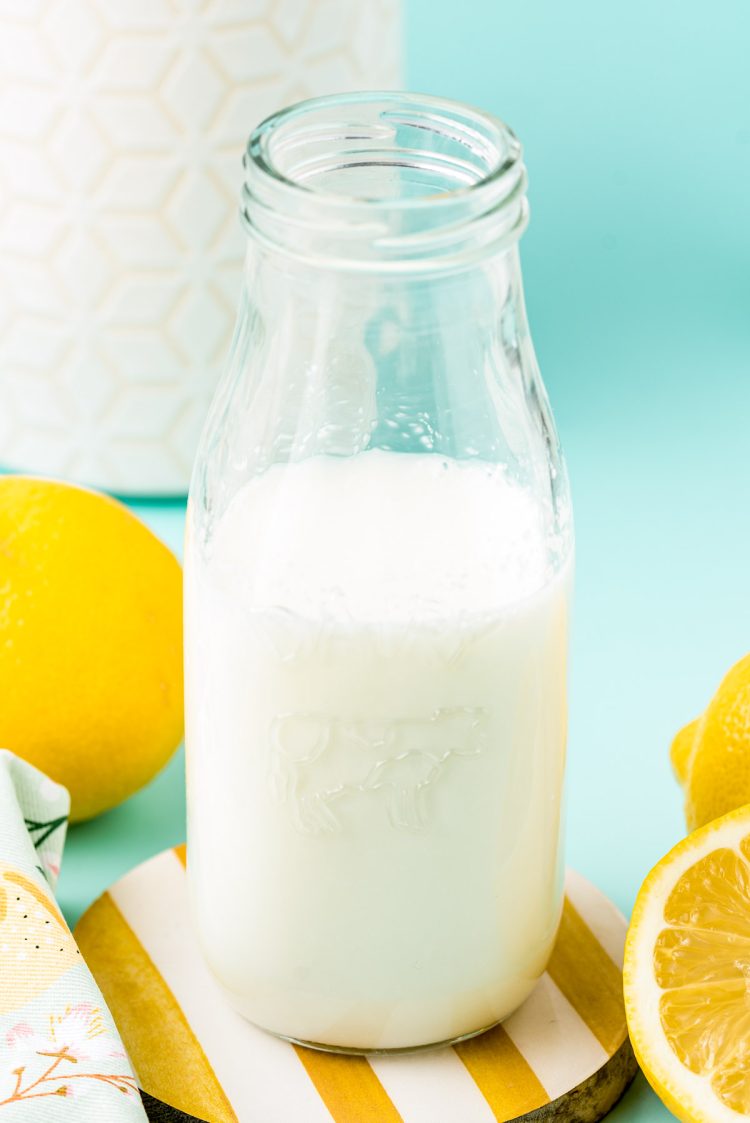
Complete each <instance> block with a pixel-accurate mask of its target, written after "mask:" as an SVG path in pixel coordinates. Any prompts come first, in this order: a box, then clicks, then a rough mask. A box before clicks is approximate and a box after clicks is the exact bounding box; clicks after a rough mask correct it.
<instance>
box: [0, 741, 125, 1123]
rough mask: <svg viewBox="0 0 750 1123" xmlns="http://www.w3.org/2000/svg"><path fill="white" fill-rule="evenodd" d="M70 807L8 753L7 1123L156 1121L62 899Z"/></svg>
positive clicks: (4, 767)
mask: <svg viewBox="0 0 750 1123" xmlns="http://www.w3.org/2000/svg"><path fill="white" fill-rule="evenodd" d="M69 807H70V799H69V796H68V793H67V791H66V790H65V788H63V787H61V786H60V785H59V784H55V783H53V782H52V781H51V780H49V779H48V778H47V777H46V776H44V775H43V774H42V773H41V772H38V771H37V769H35V768H32V767H31V765H29V764H26V763H25V762H24V761H22V760H20V759H19V758H18V757H16V756H14V755H13V754H12V753H9V752H7V751H5V750H0V1123H6V1120H7V1123H57V1120H61V1121H63V1120H65V1121H67V1123H101V1121H102V1120H107V1123H129V1121H135V1120H139V1121H143V1120H145V1119H146V1113H145V1111H144V1109H143V1106H142V1104H141V1099H140V1096H139V1094H138V1090H137V1087H136V1080H135V1075H134V1073H133V1069H132V1067H131V1065H130V1062H129V1061H128V1058H127V1056H126V1054H125V1050H124V1048H123V1045H122V1042H121V1041H120V1038H119V1036H118V1034H117V1030H116V1029H115V1026H114V1023H113V1021H112V1017H111V1015H110V1013H109V1011H108V1010H107V1007H106V1005H105V1004H104V1000H103V998H102V996H101V993H100V992H99V989H98V987H97V985H96V983H95V982H94V980H93V978H92V976H91V974H90V972H89V970H88V968H87V967H86V964H85V963H84V962H83V960H82V958H81V954H80V952H79V951H78V948H77V947H76V945H75V941H74V940H73V937H72V936H71V934H70V930H69V928H68V926H67V924H66V923H65V921H64V919H63V917H62V914H61V913H60V910H59V909H58V907H57V905H56V904H55V900H54V897H53V889H54V886H55V882H56V880H57V875H58V873H59V871H60V857H61V854H62V848H63V842H64V839H65V829H66V826H67V821H68V811H69Z"/></svg>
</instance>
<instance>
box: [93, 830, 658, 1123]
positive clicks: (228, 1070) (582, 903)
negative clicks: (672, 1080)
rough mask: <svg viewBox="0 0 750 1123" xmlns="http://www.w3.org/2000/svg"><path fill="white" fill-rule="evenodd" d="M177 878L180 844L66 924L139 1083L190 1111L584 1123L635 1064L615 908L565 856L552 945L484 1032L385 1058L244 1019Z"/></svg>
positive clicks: (327, 1120)
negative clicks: (195, 929) (211, 963)
mask: <svg viewBox="0 0 750 1123" xmlns="http://www.w3.org/2000/svg"><path fill="white" fill-rule="evenodd" d="M186 890H187V886H186V878H185V851H184V847H177V848H176V849H175V850H167V851H165V852H164V853H162V854H159V855H157V857H155V858H152V859H151V860H150V861H148V862H144V863H143V865H140V866H137V867H136V869H134V870H132V871H131V872H130V873H129V874H127V875H126V876H125V877H124V878H122V879H121V880H120V881H118V882H117V883H116V884H115V885H113V886H112V888H111V889H110V890H109V891H108V892H107V893H105V894H104V895H103V896H102V897H100V898H99V900H98V901H96V902H95V903H94V904H93V905H92V906H91V908H90V909H89V910H88V912H86V913H85V914H84V916H83V917H82V918H81V920H80V921H79V923H78V926H77V928H76V931H75V935H76V938H77V940H78V944H79V946H80V948H81V951H82V953H83V955H84V956H85V958H86V961H87V962H88V964H89V966H90V968H91V969H92V971H93V973H94V975H95V977H96V979H97V981H98V983H99V985H100V987H101V989H102V991H103V993H104V996H105V998H106V1000H107V1002H108V1004H109V1007H110V1009H111V1011H112V1013H113V1015H114V1017H115V1020H116V1022H117V1025H118V1027H119V1029H120V1032H121V1034H122V1037H123V1040H124V1042H125V1045H126V1047H127V1049H128V1051H129V1053H130V1056H131V1058H132V1061H133V1064H134V1066H135V1069H136V1072H137V1073H138V1076H139V1079H140V1081H141V1086H142V1087H143V1089H144V1090H145V1092H146V1093H148V1094H150V1096H153V1097H155V1098H156V1099H157V1100H160V1101H163V1103H164V1104H165V1105H173V1106H174V1107H175V1108H177V1109H179V1110H180V1111H182V1112H186V1113H187V1114H188V1115H189V1116H194V1117H195V1118H197V1119H199V1120H207V1121H208V1123H256V1121H262V1123H289V1121H290V1120H294V1121H295V1123H331V1121H334V1123H397V1121H401V1123H493V1121H497V1120H512V1119H533V1120H541V1119H554V1120H556V1121H557V1123H565V1121H567V1120H570V1121H574V1120H575V1121H576V1123H588V1121H591V1123H594V1121H596V1120H598V1119H601V1118H602V1116H603V1115H604V1114H606V1112H607V1111H608V1110H609V1109H610V1108H611V1107H612V1106H613V1104H615V1103H616V1102H617V1100H618V1099H619V1098H620V1096H621V1095H622V1093H623V1092H624V1091H625V1089H626V1087H627V1086H628V1084H629V1083H630V1080H631V1079H632V1078H633V1075H634V1074H635V1070H636V1066H635V1061H634V1059H633V1054H632V1051H631V1049H630V1044H629V1042H628V1037H627V1030H626V1025H625V1012H624V1008H623V999H622V976H621V968H622V953H623V945H624V940H625V921H624V919H623V917H622V916H621V915H620V913H619V912H618V911H617V910H616V909H615V908H614V906H613V905H612V904H611V903H610V902H609V901H608V900H607V898H606V897H604V896H603V895H602V894H601V893H600V892H599V890H597V889H595V888H594V886H592V885H591V884H590V883H589V882H587V881H585V880H584V878H582V877H580V875H578V874H576V873H574V872H572V871H570V872H569V873H568V876H567V881H566V898H565V908H564V912H563V919H562V924H561V927H560V933H559V936H558V939H557V944H556V946H555V951H554V953H553V956H552V960H551V962H550V965H549V968H548V970H547V973H546V974H545V975H544V976H543V977H542V979H540V981H539V983H538V985H537V987H536V989H535V991H534V992H533V994H532V995H531V997H530V998H529V999H528V1000H527V1002H526V1003H524V1005H523V1006H522V1007H521V1008H520V1009H519V1010H517V1011H516V1012H515V1013H514V1014H513V1015H512V1016H511V1017H510V1018H509V1019H508V1020H507V1021H506V1022H505V1023H504V1024H503V1025H502V1026H498V1027H496V1028H495V1029H492V1030H490V1031H489V1032H487V1033H485V1034H483V1035H482V1036H480V1037H475V1038H472V1039H471V1040H470V1041H465V1042H463V1043H461V1044H459V1045H454V1046H452V1047H448V1048H441V1049H438V1050H434V1051H428V1052H424V1053H416V1054H413V1055H410V1056H395V1057H369V1058H365V1057H343V1056H337V1055H334V1054H330V1053H319V1052H315V1051H313V1050H310V1049H303V1048H300V1047H297V1046H294V1045H290V1044H287V1043H286V1042H284V1041H280V1040H278V1039H277V1038H275V1037H272V1036H270V1035H269V1034H266V1033H263V1032H262V1031H261V1030H258V1029H256V1028H255V1027H253V1026H251V1025H249V1024H248V1023H247V1022H245V1021H244V1020H243V1019H242V1018H241V1017H239V1015H237V1014H235V1013H234V1011H233V1010H232V1009H231V1008H230V1007H229V1006H228V1004H227V1002H226V1000H225V999H224V997H223V995H222V994H221V993H220V991H219V989H218V987H217V985H216V983H215V982H214V981H213V979H212V977H211V975H210V974H209V972H208V970H207V968H206V967H205V965H204V963H203V960H202V958H201V955H200V951H199V949H198V946H197V944H196V941H195V939H194V937H193V934H192V928H191V925H190V921H189V916H188V902H187V891H186ZM152 1118H154V1119H165V1120H166V1119H167V1118H168V1115H161V1114H158V1113H156V1112H155V1113H154V1114H153V1116H152ZM178 1118H181V1119H182V1118H184V1116H178Z"/></svg>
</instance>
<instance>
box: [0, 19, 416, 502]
mask: <svg viewBox="0 0 750 1123" xmlns="http://www.w3.org/2000/svg"><path fill="white" fill-rule="evenodd" d="M400 5H401V0H0V465H4V466H6V467H11V468H16V469H21V470H29V471H34V472H43V473H45V474H52V475H55V476H62V477H65V478H68V479H73V480H78V481H82V482H85V483H88V484H92V485H95V486H98V487H103V488H107V489H110V490H112V491H115V492H119V493H122V494H144V495H147V494H150V495H169V494H180V493H182V492H184V491H185V490H186V488H187V484H188V481H189V475H190V469H191V464H192V459H193V454H194V451H195V446H196V442H197V437H198V433H199V431H200V427H201V424H202V421H203V417H204V415H205V411H206V407H207V404H208V401H209V399H210V397H211V394H212V392H213V389H214V386H215V383H216V378H217V375H218V371H219V367H220V365H221V359H222V356H223V353H224V350H225V348H226V346H227V343H228V339H229V333H230V331H231V328H232V325H233V323H234V317H235V303H236V296H237V292H238V281H239V273H240V268H241V260H242V253H243V248H244V238H243V234H242V231H241V229H240V225H239V219H238V217H237V216H238V204H239V195H240V188H241V183H242V167H241V156H242V151H243V148H244V144H245V142H246V139H247V136H248V134H249V133H250V130H251V129H252V127H253V126H254V125H255V124H256V123H257V122H258V121H259V120H260V119H261V118H263V117H265V116H266V115H267V114H268V113H270V112H272V111H273V110H275V109H278V108H279V107H280V106H282V105H284V104H288V103H289V102H293V101H297V100H299V99H300V98H304V97H309V96H314V95H316V94H322V93H330V92H335V91H337V90H344V89H365V88H393V87H395V86H397V85H398V84H399V79H400V46H401V43H400V40H401V18H400V17H401V12H400Z"/></svg>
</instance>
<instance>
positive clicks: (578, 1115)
mask: <svg viewBox="0 0 750 1123" xmlns="http://www.w3.org/2000/svg"><path fill="white" fill-rule="evenodd" d="M637 1074H638V1061H637V1060H636V1059H635V1054H634V1052H633V1047H632V1045H631V1044H630V1038H629V1037H627V1036H626V1037H625V1040H624V1041H623V1043H622V1045H621V1046H620V1048H619V1049H618V1050H617V1052H616V1053H613V1054H612V1056H611V1057H610V1058H609V1060H608V1061H607V1062H606V1063H605V1064H603V1065H602V1067H601V1068H600V1069H597V1071H596V1072H594V1073H592V1074H591V1076H589V1077H587V1078H586V1080H584V1081H582V1082H581V1083H580V1084H578V1085H577V1087H575V1088H571V1090H570V1091H569V1092H564V1093H563V1094H562V1096H559V1097H558V1099H556V1100H552V1101H551V1103H548V1104H544V1105H543V1106H542V1107H538V1108H536V1109H535V1110H534V1111H530V1112H529V1113H528V1114H526V1115H521V1116H519V1117H518V1118H519V1119H522V1120H524V1123H526V1121H527V1120H528V1121H529V1123H540V1121H542V1120H544V1121H545V1123H546V1121H547V1120H550V1119H554V1120H555V1123H599V1120H600V1119H603V1118H604V1116H605V1115H606V1114H607V1113H608V1112H610V1111H611V1110H612V1108H613V1107H614V1106H615V1104H617V1103H618V1102H619V1101H620V1100H621V1099H622V1097H623V1096H624V1095H625V1093H626V1092H627V1090H628V1088H629V1087H630V1085H631V1084H632V1083H633V1080H634V1079H635V1077H636V1075H637ZM509 1123H516V1121H515V1120H513V1121H509Z"/></svg>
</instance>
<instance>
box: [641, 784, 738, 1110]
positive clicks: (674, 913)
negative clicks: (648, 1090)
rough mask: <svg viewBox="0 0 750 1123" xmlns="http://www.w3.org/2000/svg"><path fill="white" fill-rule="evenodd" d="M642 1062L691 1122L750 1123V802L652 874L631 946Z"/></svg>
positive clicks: (688, 842)
mask: <svg viewBox="0 0 750 1123" xmlns="http://www.w3.org/2000/svg"><path fill="white" fill-rule="evenodd" d="M624 982H625V1009H626V1013H627V1018H628V1027H629V1030H630V1037H631V1040H632V1043H633V1049H634V1050H635V1054H636V1056H637V1058H638V1061H639V1063H640V1065H641V1068H642V1069H643V1071H644V1073H645V1074H646V1077H647V1078H648V1080H649V1082H650V1084H651V1085H652V1087H653V1088H654V1090H655V1091H656V1093H657V1094H658V1095H659V1096H660V1097H661V1099H662V1100H663V1101H664V1103H665V1104H666V1106H667V1107H668V1108H669V1109H670V1111H673V1112H674V1114H675V1115H676V1116H677V1117H678V1118H679V1119H681V1120H683V1123H740V1121H741V1120H743V1119H750V805H748V806H746V807H741V808H739V810H737V811H732V812H730V814H729V815H725V816H724V817H723V818H721V819H716V820H715V821H714V822H712V823H709V824H708V825H707V826H705V827H701V829H700V830H697V831H695V832H694V833H693V834H691V835H689V836H688V837H687V838H686V839H684V840H683V841H682V842H681V843H679V845H678V846H676V847H675V848H674V850H671V851H670V852H669V854H667V855H666V857H665V858H662V860H661V861H660V862H659V863H658V864H657V865H656V866H655V867H654V869H653V870H652V871H651V873H650V874H649V875H648V877H647V878H646V880H645V882H644V883H643V886H642V888H641V891H640V893H639V894H638V899H637V900H636V904H635V909H634V910H633V918H632V920H631V922H630V930H629V932H628V939H627V944H626V948H625V967H624Z"/></svg>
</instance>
